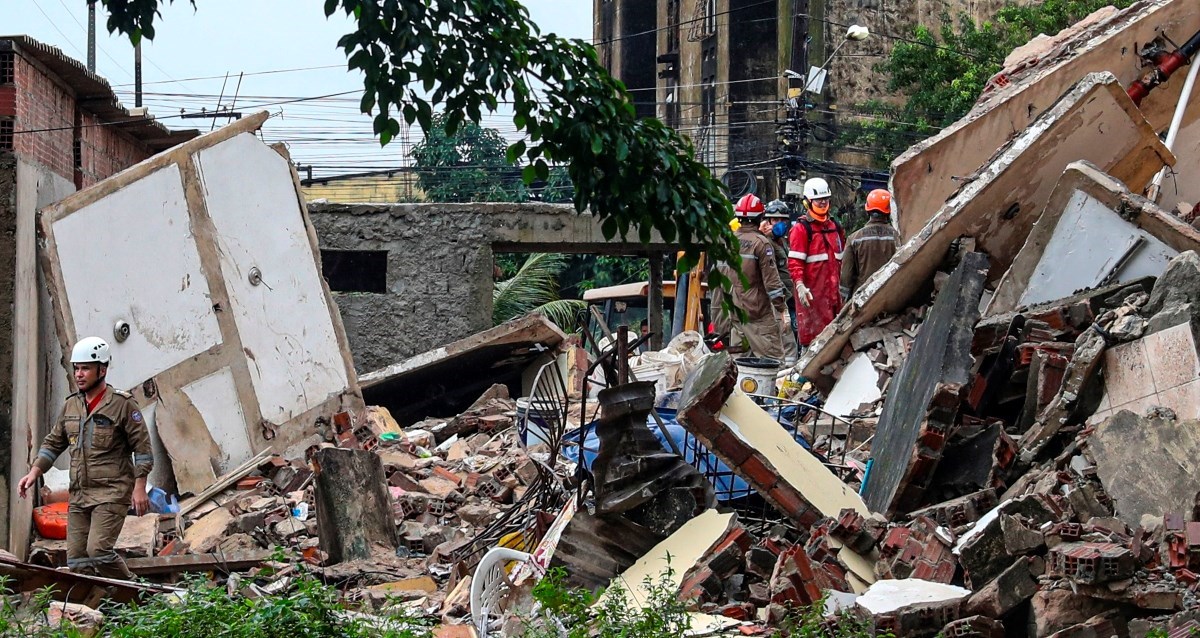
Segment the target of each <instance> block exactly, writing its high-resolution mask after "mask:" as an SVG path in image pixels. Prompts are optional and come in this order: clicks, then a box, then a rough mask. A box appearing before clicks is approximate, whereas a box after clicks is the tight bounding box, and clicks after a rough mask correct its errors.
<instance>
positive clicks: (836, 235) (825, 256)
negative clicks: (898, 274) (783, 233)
mask: <svg viewBox="0 0 1200 638" xmlns="http://www.w3.org/2000/svg"><path fill="white" fill-rule="evenodd" d="M830 195H831V193H830V191H829V184H828V183H827V182H826V181H825V180H823V179H821V178H819V177H816V178H813V179H810V180H808V181H807V182H805V183H804V209H805V211H806V214H805V215H804V216H802V217H801V218H800V219H799V220H798V221H797V222H796V224H795V225H794V226H792V231H791V235H790V236H789V241H788V271H789V272H791V274H792V281H793V282H795V285H796V315H797V316H796V333H797V336H798V337H799V340H800V345H801V347H805V348H807V347H808V345H809V344H810V343H812V340H813V338H815V337H816V336H817V335H818V334H820V332H821V330H823V329H824V328H825V326H827V325H829V322H831V321H833V317H834V315H836V314H837V312H838V310H839V309H840V308H841V307H842V296H841V293H840V292H839V291H838V286H839V283H840V281H841V271H842V253H843V251H844V250H845V246H846V233H845V231H844V230H842V226H841V224H839V223H837V221H836V220H834V219H833V217H832V216H831V215H830V214H829V210H830Z"/></svg>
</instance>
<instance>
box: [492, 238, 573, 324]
mask: <svg viewBox="0 0 1200 638" xmlns="http://www.w3.org/2000/svg"><path fill="white" fill-rule="evenodd" d="M566 264H567V257H566V255H559V254H553V253H534V254H531V255H529V256H528V257H526V258H525V261H524V263H522V264H521V267H520V268H518V269H517V271H516V272H515V273H513V275H512V276H511V277H509V278H507V279H505V280H503V281H497V282H496V287H495V289H494V290H493V292H492V323H493V324H494V325H500V324H502V323H504V322H505V321H510V320H512V319H516V318H517V317H522V316H524V315H527V314H529V313H531V312H538V313H541V314H543V315H546V317H547V318H548V319H550V320H551V321H553V322H554V323H556V324H558V326H559V327H560V328H562V329H563V330H564V331H566V332H573V331H575V329H576V328H578V326H579V322H578V320H577V318H578V317H579V313H580V312H582V311H583V310H584V308H585V307H586V304H584V302H582V301H580V300H578V299H560V298H559V288H558V276H559V275H560V274H562V271H563V269H564V268H565V267H566Z"/></svg>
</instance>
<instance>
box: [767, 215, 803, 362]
mask: <svg viewBox="0 0 1200 638" xmlns="http://www.w3.org/2000/svg"><path fill="white" fill-rule="evenodd" d="M791 217H792V210H791V208H789V207H788V205H787V203H785V202H784V201H783V200H780V199H777V200H775V201H773V202H771V203H770V204H767V208H766V215H765V216H764V218H763V222H762V223H761V224H759V226H758V230H759V231H760V232H762V234H764V235H766V236H767V237H768V238H769V239H770V240H771V243H772V244H773V250H774V251H775V267H776V268H777V269H778V270H779V280H780V281H782V282H783V297H784V305H785V307H786V308H787V311H788V313H787V316H786V317H782V319H787V323H785V324H782V325H783V328H782V330H783V334H782V335H781V337H780V338H781V339H783V362H784V364H785V365H788V366H790V365H793V364H795V363H796V360H797V359H798V358H799V357H800V349H799V348H798V347H797V345H796V325H795V320H794V317H795V316H796V306H795V285H794V284H793V283H792V274H791V273H790V272H788V263H787V262H788V246H787V242H788V231H789V230H791V227H792V224H791Z"/></svg>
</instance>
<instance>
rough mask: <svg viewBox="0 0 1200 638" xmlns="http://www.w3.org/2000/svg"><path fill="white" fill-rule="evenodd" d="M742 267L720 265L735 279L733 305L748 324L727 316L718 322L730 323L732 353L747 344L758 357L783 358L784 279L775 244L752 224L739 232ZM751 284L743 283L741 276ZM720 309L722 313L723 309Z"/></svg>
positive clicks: (724, 271) (728, 275) (742, 348)
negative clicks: (779, 268)
mask: <svg viewBox="0 0 1200 638" xmlns="http://www.w3.org/2000/svg"><path fill="white" fill-rule="evenodd" d="M737 238H738V242H739V252H740V253H741V256H742V269H741V272H740V273H739V272H738V271H736V270H734V269H733V268H732V267H731V266H729V265H728V264H721V265H720V266H719V268H720V269H721V272H722V274H724V275H725V276H726V277H728V278H729V279H730V280H731V281H732V282H733V291H732V292H733V304H734V305H735V306H737V307H738V308H741V309H742V310H743V311H744V312H745V313H746V318H747V321H746V323H738V322H737V321H736V320H731V319H732V318H728V317H727V318H726V319H725V321H723V322H718V323H719V324H726V325H729V326H730V332H731V333H732V343H731V344H730V345H731V346H732V349H731V352H737V351H738V350H743V351H744V349H745V348H746V347H748V348H749V350H750V352H751V353H753V354H754V355H755V356H759V357H770V358H772V359H778V360H781V361H782V360H783V358H784V348H783V338H782V337H783V335H782V333H781V331H780V322H779V317H780V316H781V315H782V313H783V312H784V309H785V308H786V305H785V303H784V290H783V282H782V281H780V279H779V270H778V269H777V267H776V265H775V248H774V244H773V243H772V242H771V240H770V239H768V238H767V236H766V235H763V234H762V233H760V232H759V231H758V229H757V228H754V227H752V226H751V225H749V224H746V225H743V226H742V227H741V228H740V229H738V231H737ZM742 275H744V276H745V277H746V282H747V284H748V285H743V284H742V279H741V276H742ZM717 312H721V310H720V309H718V310H717Z"/></svg>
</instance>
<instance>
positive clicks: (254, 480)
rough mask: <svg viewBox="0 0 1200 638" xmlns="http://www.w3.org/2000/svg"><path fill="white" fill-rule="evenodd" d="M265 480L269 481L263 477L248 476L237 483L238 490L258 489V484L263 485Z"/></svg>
mask: <svg viewBox="0 0 1200 638" xmlns="http://www.w3.org/2000/svg"><path fill="white" fill-rule="evenodd" d="M265 480H267V479H266V478H264V477H262V476H247V477H246V478H244V479H241V480H240V481H238V482H237V489H239V490H252V489H254V488H256V487H258V484H259V483H262V482H263V481H265Z"/></svg>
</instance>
